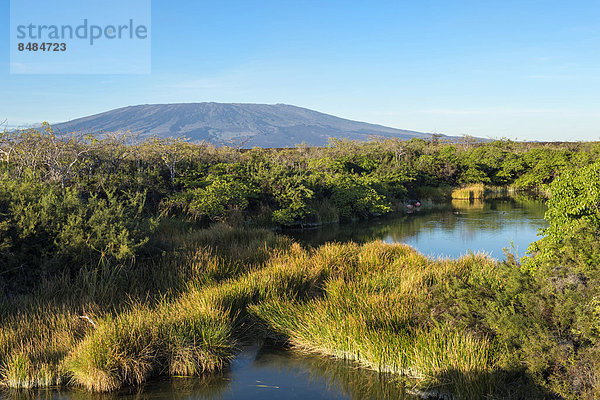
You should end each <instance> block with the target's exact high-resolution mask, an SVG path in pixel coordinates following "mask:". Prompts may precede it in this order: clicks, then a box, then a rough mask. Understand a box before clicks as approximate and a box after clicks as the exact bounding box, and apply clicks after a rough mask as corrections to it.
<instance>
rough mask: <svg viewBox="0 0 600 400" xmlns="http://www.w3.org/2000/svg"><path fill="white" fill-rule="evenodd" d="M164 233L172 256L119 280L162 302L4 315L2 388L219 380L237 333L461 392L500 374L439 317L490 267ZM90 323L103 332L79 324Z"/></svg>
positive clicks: (264, 239) (471, 341) (213, 234)
mask: <svg viewBox="0 0 600 400" xmlns="http://www.w3.org/2000/svg"><path fill="white" fill-rule="evenodd" d="M167 228H168V229H167ZM167 228H165V229H166V230H167V231H168V232H169V233H168V235H167V237H166V238H165V239H164V240H165V241H171V242H172V243H171V246H172V247H173V248H176V249H177V250H176V252H175V253H172V254H173V257H169V256H165V257H163V258H161V260H160V261H153V262H150V263H148V264H146V269H144V268H142V266H141V265H140V266H137V267H136V268H137V269H136V268H134V269H132V270H126V269H123V270H121V271H120V272H119V273H116V274H115V275H114V276H112V275H111V276H110V280H113V279H117V278H119V279H125V281H126V282H132V280H130V279H131V277H132V276H133V274H134V272H137V273H138V276H139V277H140V279H141V280H142V282H139V283H135V284H131V285H132V287H131V288H130V290H129V294H131V293H143V292H144V290H148V289H149V288H152V287H153V285H154V287H156V288H161V290H158V291H157V292H156V293H155V294H154V295H153V296H149V294H148V293H150V292H147V294H146V297H145V298H144V297H140V296H139V295H138V296H137V297H136V296H133V297H131V298H130V299H129V300H120V303H118V305H117V306H116V307H115V305H114V302H108V303H106V304H105V305H102V303H94V302H93V301H92V303H90V304H87V303H86V304H85V305H84V304H78V303H77V302H76V301H75V300H73V299H71V301H73V302H72V303H69V304H67V305H63V308H60V307H58V306H56V307H46V308H44V307H43V306H41V305H39V304H37V305H36V303H35V302H34V303H32V304H30V305H29V306H27V307H25V308H23V310H22V312H21V313H12V314H11V313H10V312H5V313H6V314H7V315H10V317H9V318H6V319H4V320H3V321H2V322H1V323H0V365H2V367H1V368H2V369H1V370H0V382H1V383H2V384H3V385H5V386H8V387H13V388H31V387H43V386H52V385H57V384H65V383H68V384H72V385H77V386H82V387H84V388H87V389H88V390H91V391H98V392H105V391H112V390H116V389H119V388H121V387H123V386H126V385H139V384H140V383H142V382H144V381H146V380H148V379H149V378H150V377H153V376H157V375H171V376H182V375H183V376H203V375H207V374H208V375H210V374H212V373H214V372H216V371H219V370H221V369H223V368H224V367H225V366H226V365H227V364H228V363H229V361H230V360H231V358H232V357H233V355H234V353H235V349H236V343H237V339H238V338H239V337H241V336H246V337H247V336H248V335H250V336H257V335H261V334H262V333H261V332H264V330H265V329H268V330H270V331H273V332H277V333H279V334H280V335H281V336H282V337H284V338H287V339H288V340H290V342H291V343H292V344H294V345H295V346H297V347H298V348H301V349H304V350H307V351H310V352H318V353H320V354H326V355H333V356H336V357H340V358H345V359H352V360H355V361H357V362H359V363H360V364H362V365H364V366H365V367H368V368H370V369H373V370H376V371H386V372H393V373H398V374H404V375H408V376H412V377H415V378H418V379H419V380H421V381H422V382H423V383H426V384H432V383H433V384H443V385H449V386H448V387H449V388H452V390H454V391H455V392H460V391H461V390H462V391H463V392H465V391H466V390H467V389H466V388H467V386H469V385H471V386H472V382H473V380H472V379H467V378H466V377H469V376H478V374H481V373H486V372H489V371H491V370H493V368H494V361H493V357H492V356H491V355H490V352H491V346H492V345H491V342H490V340H489V339H488V338H487V337H486V336H485V335H481V334H477V333H476V332H472V331H470V330H465V329H461V328H459V327H458V326H455V325H454V324H453V322H452V321H451V320H450V321H449V320H439V321H438V320H436V317H435V315H436V313H438V311H437V310H438V308H439V307H441V306H442V304H438V303H439V301H438V299H437V298H436V293H439V290H443V288H445V287H446V286H447V285H450V283H451V282H452V280H456V279H458V280H464V279H467V278H468V277H469V276H470V274H472V273H474V271H479V272H478V273H480V272H481V271H484V272H485V271H490V274H491V273H492V271H493V268H492V267H491V266H492V265H493V263H492V262H491V261H490V260H488V259H486V258H484V257H481V256H469V257H464V258H461V259H459V260H439V261H432V260H429V259H427V258H426V257H424V256H423V255H421V254H419V253H418V252H416V251H415V250H414V249H412V248H410V247H409V246H406V245H401V244H395V245H390V244H384V243H382V242H371V243H367V244H364V245H358V244H356V243H344V244H341V243H329V244H325V245H323V246H321V247H319V248H316V249H305V248H302V247H301V246H300V245H299V244H297V243H291V242H290V241H289V240H288V239H283V238H276V237H274V236H273V235H272V234H270V233H268V232H266V231H240V230H234V229H231V228H227V227H224V226H217V227H215V228H212V229H211V230H203V231H192V232H187V233H186V234H185V235H184V234H181V233H180V234H179V235H178V234H176V233H175V232H174V231H171V230H170V229H171V228H169V227H167ZM148 269H153V271H149V270H148ZM485 273H487V272H485ZM119 274H121V275H119ZM100 280H102V277H100ZM86 284H87V285H93V284H94V283H93V280H92V281H90V282H87V283H86ZM97 284H98V285H100V286H102V287H103V288H104V286H105V285H106V283H105V282H97ZM133 285H135V286H133ZM59 286H60V285H59ZM168 286H172V290H170V291H169V290H167V291H165V290H164V289H165V288H168ZM50 287H52V288H53V290H56V289H57V287H58V286H56V285H55V286H52V285H50V286H48V288H50ZM119 287H122V285H121V286H119ZM105 290H108V289H102V291H103V294H102V296H101V298H104V297H105V296H106V295H107V294H109V292H107V293H104V291H105ZM125 294H127V293H125ZM47 295H48V294H47ZM123 295H124V294H123V293H121V294H118V293H114V297H116V298H118V296H121V297H120V298H122V299H123V298H124V297H123ZM92 300H93V299H92ZM86 301H90V299H86ZM3 308H4V309H8V308H9V307H8V308H7V307H3ZM83 310H88V312H87V313H86V312H84V311H83ZM89 310H94V312H90V311H89ZM82 313H83V314H86V315H89V316H90V317H91V320H92V321H93V323H91V322H89V321H86V320H84V319H81V318H79V317H80V316H81V314H82ZM448 377H452V378H451V381H452V382H453V383H448V382H446V380H447V379H449V378H448ZM461 380H462V382H463V383H462V384H460V383H456V382H461ZM469 382H470V383H469ZM457 385H458V386H457ZM477 390H479V391H477ZM477 390H475V393H480V392H482V390H483V389H477ZM483 391H485V390H483Z"/></svg>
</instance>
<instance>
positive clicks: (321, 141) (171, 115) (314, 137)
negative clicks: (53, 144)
mask: <svg viewBox="0 0 600 400" xmlns="http://www.w3.org/2000/svg"><path fill="white" fill-rule="evenodd" d="M53 127H54V128H55V129H58V130H59V131H62V132H69V131H84V132H91V133H93V132H99V131H131V132H136V133H140V134H144V135H157V136H159V137H168V136H175V137H177V136H185V137H187V138H189V139H191V140H193V141H201V140H205V141H208V142H211V143H215V144H224V143H233V144H238V145H239V144H243V146H244V147H254V146H259V147H290V146H294V145H295V144H298V143H302V142H305V143H306V144H308V145H310V146H323V145H326V144H327V141H328V139H329V138H332V137H337V138H349V139H353V140H367V139H368V138H369V137H370V136H384V137H398V138H402V139H410V138H413V137H420V138H428V137H430V136H431V135H430V134H426V133H420V132H414V131H407V130H402V129H394V128H388V127H385V126H381V125H374V124H368V123H365V122H357V121H351V120H348V119H343V118H338V117H335V116H333V115H328V114H323V113H320V112H317V111H313V110H309V109H306V108H301V107H295V106H291V105H286V104H273V105H271V104H229V103H181V104H144V105H137V106H129V107H123V108H118V109H115V110H111V111H107V112H103V113H101V114H96V115H91V116H88V117H83V118H78V119H74V120H72V121H69V122H64V123H60V124H54V125H53Z"/></svg>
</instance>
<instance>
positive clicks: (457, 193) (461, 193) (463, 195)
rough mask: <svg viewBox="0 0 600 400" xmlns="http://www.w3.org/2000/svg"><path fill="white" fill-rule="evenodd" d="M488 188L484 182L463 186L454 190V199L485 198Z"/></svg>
mask: <svg viewBox="0 0 600 400" xmlns="http://www.w3.org/2000/svg"><path fill="white" fill-rule="evenodd" d="M487 192H488V190H487V188H486V186H485V185H484V184H483V183H477V184H473V185H468V186H463V187H460V188H458V189H454V190H453V191H452V199H456V200H471V201H472V200H479V199H484V198H485V195H486V194H487Z"/></svg>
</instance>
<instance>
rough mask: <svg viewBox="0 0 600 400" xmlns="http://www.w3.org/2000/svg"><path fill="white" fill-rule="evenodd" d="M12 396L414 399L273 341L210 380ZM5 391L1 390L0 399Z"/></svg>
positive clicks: (382, 379) (13, 394)
mask: <svg viewBox="0 0 600 400" xmlns="http://www.w3.org/2000/svg"><path fill="white" fill-rule="evenodd" d="M3 394H4V395H5V396H6V398H7V399H12V400H51V399H56V400H59V399H60V400H84V399H85V400H89V399H93V400H117V399H119V400H151V399H152V400H154V399H173V400H179V399H182V400H183V399H251V400H254V399H256V400H258V399H261V400H262V399H265V400H268V399H273V400H275V399H277V400H280V399H282V398H285V399H352V400H359V399H400V400H403V399H405V400H415V399H416V397H413V396H410V395H407V394H406V393H405V391H404V389H403V386H402V385H401V384H400V383H399V382H397V381H395V380H394V379H393V377H392V376H388V375H384V374H378V373H376V372H373V371H368V370H365V369H363V368H358V367H357V366H356V365H355V364H352V363H348V362H345V361H342V360H335V359H332V358H329V357H321V356H318V355H312V354H303V353H299V352H296V351H293V350H283V349H281V348H279V347H275V346H272V345H263V346H259V345H255V346H249V347H247V348H245V349H244V350H243V351H242V352H241V353H240V355H239V356H238V357H236V359H235V360H234V361H233V363H232V365H231V368H230V369H229V370H228V371H226V372H224V373H223V374H219V375H216V376H213V377H210V378H173V379H168V380H155V381H151V382H149V383H147V384H145V385H144V386H143V387H142V388H139V389H135V390H133V389H129V390H124V391H121V392H118V393H112V394H91V393H87V392H84V391H82V390H69V391H62V392H61V391H58V390H40V391H29V392H27V391H22V392H17V391H9V392H5V393H3ZM1 395H2V393H0V397H1Z"/></svg>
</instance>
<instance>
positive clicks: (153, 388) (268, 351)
mask: <svg viewBox="0 0 600 400" xmlns="http://www.w3.org/2000/svg"><path fill="white" fill-rule="evenodd" d="M545 211H546V208H545V206H544V204H543V203H541V202H539V201H535V200H531V199H528V198H522V197H515V198H510V199H508V198H504V199H495V200H486V201H485V202H469V201H453V202H452V203H451V204H446V205H433V204H425V205H424V206H422V207H421V208H420V209H419V210H418V211H414V212H411V213H406V214H403V215H399V216H395V217H393V218H385V219H384V218H381V219H378V220H372V221H368V222H362V223H351V224H343V225H330V226H324V227H322V228H320V229H316V230H310V231H289V232H285V233H286V234H288V235H290V236H293V237H294V238H296V239H298V240H300V241H301V242H304V243H306V244H311V245H319V244H322V243H325V242H328V241H349V240H352V241H355V242H359V243H361V242H367V241H370V240H383V241H385V242H388V243H407V244H409V245H411V246H413V247H415V248H416V249H417V250H419V251H421V252H422V253H424V254H427V255H429V256H431V257H440V256H441V257H457V256H460V255H463V254H466V253H467V252H469V251H473V252H477V251H483V252H486V253H488V254H489V255H490V256H492V257H494V258H503V256H504V252H503V249H504V248H507V249H509V251H511V252H513V253H515V252H516V253H517V255H518V256H523V255H524V254H525V251H526V250H527V247H528V245H529V243H531V242H532V241H535V240H536V239H537V238H538V236H537V234H538V231H539V230H540V228H543V227H545V222H544V220H543V217H544V212H545ZM3 397H6V398H8V399H15V400H26V399H27V400H34V399H48V400H49V399H57V400H58V399H60V400H79V399H81V400H83V399H99V400H117V399H120V400H150V399H152V400H154V399H173V400H175V399H182V400H183V399H251V400H254V399H256V400H258V399H261V400H263V399H264V400H269V399H274V400H275V399H277V400H279V399H415V397H413V396H411V395H408V394H406V393H405V391H404V390H403V388H402V385H401V384H400V383H399V382H397V381H395V380H394V377H391V376H386V375H380V374H377V373H375V372H372V371H368V370H365V369H362V368H358V367H357V366H356V365H355V364H351V363H347V362H344V361H341V360H334V359H331V358H328V357H320V356H316V355H306V354H299V353H297V352H294V351H291V350H282V349H280V348H277V347H274V346H272V345H257V344H255V345H252V346H246V347H244V349H243V350H242V351H241V353H240V354H239V355H238V356H237V357H236V359H235V360H234V361H233V363H232V365H231V367H230V368H229V369H228V370H227V371H225V372H223V373H222V374H219V375H217V376H213V377H210V378H204V379H199V378H173V379H167V380H154V381H151V382H148V383H147V384H146V385H144V387H142V388H141V389H136V390H135V391H132V389H130V390H126V391H122V392H119V393H114V394H110V395H94V394H90V393H87V392H84V391H77V390H69V391H64V392H58V391H56V390H44V391H37V392H6V393H2V392H0V398H3Z"/></svg>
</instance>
